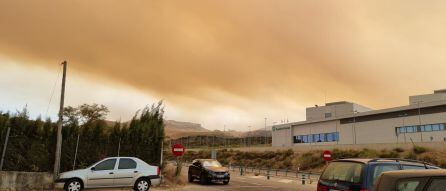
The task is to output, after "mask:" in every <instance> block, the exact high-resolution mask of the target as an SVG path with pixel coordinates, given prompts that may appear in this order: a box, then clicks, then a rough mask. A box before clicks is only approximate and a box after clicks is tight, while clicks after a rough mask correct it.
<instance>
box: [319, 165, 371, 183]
mask: <svg viewBox="0 0 446 191" xmlns="http://www.w3.org/2000/svg"><path fill="white" fill-rule="evenodd" d="M363 166H364V165H363V164H361V163H356V162H332V163H330V165H328V167H327V168H326V169H325V171H324V173H323V174H322V175H321V179H322V180H329V181H330V180H333V181H344V182H351V183H360V182H361V172H362V168H363Z"/></svg>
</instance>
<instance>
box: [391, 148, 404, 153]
mask: <svg viewBox="0 0 446 191" xmlns="http://www.w3.org/2000/svg"><path fill="white" fill-rule="evenodd" d="M393 151H395V152H397V153H402V152H404V149H403V148H400V147H397V148H394V149H393Z"/></svg>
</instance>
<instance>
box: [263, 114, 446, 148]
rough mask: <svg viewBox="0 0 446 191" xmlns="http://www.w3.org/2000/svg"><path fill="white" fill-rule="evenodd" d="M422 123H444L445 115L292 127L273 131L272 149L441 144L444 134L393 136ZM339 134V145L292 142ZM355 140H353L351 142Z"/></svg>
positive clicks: (437, 132)
mask: <svg viewBox="0 0 446 191" xmlns="http://www.w3.org/2000/svg"><path fill="white" fill-rule="evenodd" d="M420 122H421V124H422V125H425V124H439V123H446V113H445V112H443V113H434V114H426V115H421V116H420V117H419V116H407V117H398V118H390V119H381V120H372V121H365V122H356V123H347V124H341V123H340V121H339V120H332V121H323V122H317V123H309V124H301V125H295V126H292V130H291V133H290V132H289V130H288V129H286V130H280V131H273V144H272V145H273V146H276V147H284V146H285V147H286V146H297V147H299V146H308V145H337V144H342V145H351V144H382V143H388V144H393V143H395V144H397V143H410V142H411V141H414V142H443V141H445V140H446V131H435V132H417V133H404V134H398V135H397V134H396V132H395V128H396V127H402V126H414V125H420ZM332 132H339V142H323V143H297V144H294V143H293V142H292V140H293V136H296V135H309V134H319V133H332ZM355 140H356V141H355Z"/></svg>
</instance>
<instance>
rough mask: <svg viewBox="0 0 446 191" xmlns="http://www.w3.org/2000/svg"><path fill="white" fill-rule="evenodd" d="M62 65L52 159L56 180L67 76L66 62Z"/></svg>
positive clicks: (60, 150)
mask: <svg viewBox="0 0 446 191" xmlns="http://www.w3.org/2000/svg"><path fill="white" fill-rule="evenodd" d="M62 65H63V76H62V91H61V95H60V108H59V121H58V122H57V142H56V153H55V157H54V173H53V177H54V179H56V178H57V177H58V176H59V170H60V155H61V153H62V120H63V111H64V99H65V80H66V76H67V61H63V62H62Z"/></svg>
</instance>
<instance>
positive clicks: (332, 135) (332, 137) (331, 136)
mask: <svg viewBox="0 0 446 191" xmlns="http://www.w3.org/2000/svg"><path fill="white" fill-rule="evenodd" d="M334 139H335V138H334V134H333V133H327V142H332V141H335V140H334Z"/></svg>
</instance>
